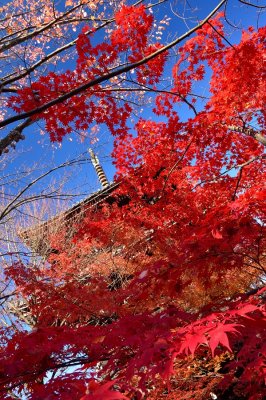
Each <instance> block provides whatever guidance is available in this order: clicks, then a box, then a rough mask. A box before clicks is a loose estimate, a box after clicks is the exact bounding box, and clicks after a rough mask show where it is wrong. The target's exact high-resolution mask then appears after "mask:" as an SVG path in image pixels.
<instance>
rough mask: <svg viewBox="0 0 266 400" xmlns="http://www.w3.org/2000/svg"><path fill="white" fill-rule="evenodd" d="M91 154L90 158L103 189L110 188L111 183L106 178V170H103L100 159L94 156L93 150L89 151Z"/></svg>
mask: <svg viewBox="0 0 266 400" xmlns="http://www.w3.org/2000/svg"><path fill="white" fill-rule="evenodd" d="M89 153H90V156H91V162H92V165H93V166H94V168H95V171H96V174H97V176H98V179H99V181H100V183H101V185H102V187H103V188H105V187H107V186H109V182H108V180H107V178H106V175H105V173H104V170H103V168H102V166H101V164H100V161H99V159H98V157H97V156H96V155H95V154H94V152H93V150H92V149H89Z"/></svg>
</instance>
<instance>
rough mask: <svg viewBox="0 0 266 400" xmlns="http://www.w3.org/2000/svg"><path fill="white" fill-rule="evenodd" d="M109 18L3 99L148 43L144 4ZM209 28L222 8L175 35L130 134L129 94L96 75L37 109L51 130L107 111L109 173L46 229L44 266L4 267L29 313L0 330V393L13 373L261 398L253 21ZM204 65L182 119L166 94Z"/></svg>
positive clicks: (66, 85)
mask: <svg viewBox="0 0 266 400" xmlns="http://www.w3.org/2000/svg"><path fill="white" fill-rule="evenodd" d="M115 21H116V28H115V29H114V30H113V32H112V33H111V36H110V41H109V42H108V41H106V42H105V43H100V44H97V45H95V46H94V45H92V44H91V42H90V40H89V38H88V37H87V36H86V35H85V33H83V34H81V35H80V37H79V40H78V43H77V53H78V60H77V68H76V70H75V71H74V72H65V73H64V74H61V75H56V74H53V73H50V74H48V75H47V76H45V77H43V78H41V79H40V80H39V81H38V82H36V83H34V84H32V86H31V87H30V88H27V89H22V90H21V91H20V92H19V93H18V95H17V96H14V97H13V98H12V102H13V103H14V104H15V105H14V109H15V110H16V111H21V110H23V111H27V110H30V109H32V108H35V107H38V104H42V103H44V102H48V101H50V100H52V99H54V98H56V96H57V95H58V92H59V93H65V92H67V91H69V90H71V89H73V88H75V87H77V86H79V85H81V84H82V83H84V82H85V81H87V80H89V79H90V80H92V79H95V78H96V77H97V76H102V75H103V74H105V73H107V72H108V70H109V68H112V66H113V63H114V62H116V61H117V60H118V59H119V57H120V55H121V53H122V52H125V51H128V53H129V54H128V58H129V60H130V61H136V60H139V59H140V58H142V57H143V56H146V55H147V54H150V53H151V52H153V51H154V50H155V49H158V48H159V47H160V46H159V45H158V44H157V43H152V41H151V39H150V36H149V34H150V30H151V26H152V22H153V19H152V17H151V16H150V15H148V14H147V12H146V11H145V8H144V6H142V5H141V6H138V7H133V6H132V7H128V6H123V7H122V8H121V10H120V11H119V12H118V13H117V14H116V18H115ZM213 27H214V28H215V29H214V28H213ZM222 36H223V26H222V23H221V15H219V16H217V18H215V19H214V20H213V21H211V23H206V24H205V25H204V26H203V28H202V29H201V30H199V31H198V32H197V34H196V35H195V36H194V37H193V38H191V39H189V40H188V41H186V43H185V44H184V45H183V47H182V48H180V49H179V55H180V57H179V59H178V61H177V63H176V65H175V66H174V68H173V86H172V87H171V89H170V90H169V92H170V93H164V94H160V95H158V96H157V98H156V99H155V102H156V106H155V110H154V111H155V112H156V113H157V115H158V116H163V117H164V118H163V121H164V122H156V121H151V120H150V119H147V120H145V119H139V121H138V122H137V123H136V125H135V134H134V136H132V135H131V134H130V133H129V131H128V128H127V126H126V120H127V118H128V117H129V116H130V114H131V107H130V106H129V105H128V104H126V103H125V104H122V105H119V104H118V103H117V102H116V101H115V100H114V98H113V97H112V96H109V95H107V94H106V91H104V90H103V89H104V87H103V86H101V85H100V84H99V85H98V86H96V87H94V88H93V89H88V90H86V91H85V92H83V93H82V94H80V95H78V96H75V97H74V98H72V99H71V100H67V101H65V102H63V103H60V104H58V105H55V106H53V107H52V108H51V111H50V113H49V114H48V113H42V114H40V115H38V118H43V119H44V120H45V121H46V127H47V130H48V131H49V132H50V135H51V138H52V140H62V137H63V136H64V135H65V134H66V133H68V132H69V131H70V130H71V125H72V124H74V125H75V127H76V128H78V129H79V128H82V129H86V128H87V127H88V126H89V125H90V124H92V123H93V122H94V121H96V122H97V123H105V124H106V125H107V126H108V127H109V129H110V131H111V132H112V133H113V134H114V135H115V147H114V151H113V156H114V162H115V164H116V167H117V181H121V183H120V185H119V187H118V188H117V189H116V190H114V191H113V192H112V194H111V196H112V198H111V200H112V201H110V198H109V201H107V199H106V201H102V203H101V205H100V206H99V207H98V208H97V209H95V208H94V207H88V209H87V210H86V212H85V217H84V218H83V219H82V221H81V222H80V223H78V224H77V225H76V226H75V229H74V231H75V233H73V235H72V236H69V235H68V237H67V235H66V237H65V238H63V235H62V232H61V233H60V237H59V235H58V237H56V236H55V237H54V238H52V242H53V247H54V249H55V250H58V254H55V255H53V256H50V258H49V261H50V266H49V267H47V265H43V266H41V267H39V268H35V269H30V268H29V267H28V266H24V265H21V264H16V265H12V266H11V267H10V268H9V271H8V276H9V277H11V278H12V279H13V280H14V281H15V283H16V285H17V287H18V288H19V289H20V291H21V294H22V296H23V297H24V298H25V299H26V300H27V303H28V308H29V310H30V313H31V316H32V318H33V319H34V321H35V322H34V329H33V330H32V331H31V332H22V333H14V334H13V333H12V332H10V331H9V330H8V329H7V330H6V332H3V334H6V342H7V343H3V346H2V354H1V359H0V365H1V367H0V388H1V390H2V393H3V399H8V398H10V394H9V390H11V389H14V388H16V390H18V391H22V390H24V391H25V392H26V393H27V395H28V398H29V399H40V398H44V396H46V398H47V399H48V398H49V399H58V398H60V399H84V400H85V399H91V400H93V399H94V400H96V399H114V400H115V399H127V398H128V399H144V398H146V399H161V398H162V399H169V400H170V399H178V400H182V399H191V398H192V397H193V398H195V399H203V398H204V399H205V398H210V395H211V393H214V394H215V396H218V398H220V399H222V398H223V399H225V398H226V399H254V400H255V399H257V400H258V399H262V398H263V395H264V394H265V390H264V383H265V372H266V363H265V350H266V347H265V339H266V322H265V321H266V319H265V317H266V313H265V308H264V299H265V293H266V291H265V288H261V289H260V290H255V291H254V293H253V294H252V293H247V291H248V289H249V288H250V285H251V284H252V283H255V284H256V283H257V282H259V280H260V277H261V276H262V274H263V272H264V273H265V269H264V268H265V228H264V225H263V223H264V222H265V203H264V201H263V200H264V198H265V189H264V188H263V184H262V183H263V182H262V173H263V171H265V167H264V166H263V161H264V159H265V155H264V150H263V146H262V143H261V142H260V141H259V140H256V136H255V135H253V136H252V135H251V136H250V135H247V134H245V127H246V125H247V124H248V123H249V122H250V121H251V119H252V118H253V119H255V120H256V126H257V128H258V130H259V129H260V133H261V134H262V135H263V134H264V133H265V114H264V111H263V108H262V104H263V102H265V91H264V90H263V83H262V82H263V75H264V70H263V67H262V59H263V53H264V51H265V49H264V47H263V45H262V44H263V40H265V30H263V29H260V30H258V31H256V32H253V31H252V30H250V31H249V32H244V33H243V36H242V39H241V42H240V43H239V44H236V45H235V46H234V47H230V46H227V45H226V44H225V43H224V41H223V40H222ZM166 60H167V57H166V53H165V54H164V55H161V56H160V57H159V58H156V59H154V60H153V61H150V62H149V63H147V64H146V65H145V66H142V67H141V68H139V69H138V72H137V79H138V82H140V83H145V84H156V83H157V82H158V81H159V78H160V77H161V76H162V74H163V67H164V64H165V62H166ZM206 68H208V69H209V71H210V72H211V74H212V78H211V81H210V93H211V98H210V100H209V101H208V102H207V104H206V106H205V107H204V109H202V110H201V112H199V113H197V114H196V115H195V116H194V117H193V118H190V119H188V120H187V121H185V122H182V121H181V120H180V119H179V117H178V115H177V111H176V102H179V101H182V100H183V101H184V98H185V99H186V98H187V97H188V96H189V94H190V92H191V90H192V88H193V85H194V84H195V82H197V81H199V80H202V79H203V78H204V73H205V69H206ZM177 94H178V96H177ZM192 100H195V99H192ZM195 102H196V100H195V101H194V102H192V103H191V104H190V107H191V108H193V107H192V106H191V105H192V104H195ZM241 124H242V125H241ZM243 124H244V125H243ZM229 125H234V126H237V127H238V128H241V129H242V128H243V129H242V131H241V132H238V131H233V132H232V129H230V128H229ZM232 172H233V173H232ZM62 242H63V245H62ZM56 247H57V248H56ZM263 249H264V250H263ZM73 366H76V367H77V368H76V370H75V371H73V370H68V371H67V373H64V368H65V367H73ZM53 371H57V373H55V374H53ZM219 396H220V397H219ZM241 396H242V397H241Z"/></svg>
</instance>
